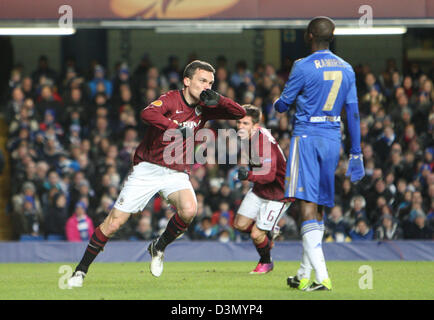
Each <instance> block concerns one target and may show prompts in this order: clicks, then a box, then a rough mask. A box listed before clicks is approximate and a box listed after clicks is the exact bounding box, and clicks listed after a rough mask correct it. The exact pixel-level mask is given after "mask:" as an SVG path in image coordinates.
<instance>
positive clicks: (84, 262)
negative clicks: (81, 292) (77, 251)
mask: <svg viewBox="0 0 434 320" xmlns="http://www.w3.org/2000/svg"><path fill="white" fill-rule="evenodd" d="M130 215H131V214H130V213H126V212H123V211H120V210H118V209H116V208H113V209H112V210H111V211H110V214H109V215H108V216H107V217H106V219H105V220H104V221H103V223H101V224H100V225H99V226H98V227H97V228H96V229H95V231H94V233H93V234H92V236H91V238H90V240H89V244H88V245H87V248H86V251H85V252H84V255H83V257H82V259H81V260H80V262H79V264H78V265H77V267H76V268H75V272H74V274H73V275H72V277H71V278H70V279H69V280H68V285H69V286H70V287H81V286H82V285H83V279H84V277H85V275H86V274H87V271H88V269H89V266H90V264H91V263H92V262H93V261H94V260H95V258H96V257H97V255H98V254H99V253H100V252H101V251H103V250H104V246H105V245H106V243H107V241H108V240H109V238H110V237H111V236H113V235H114V234H115V233H116V231H117V230H119V228H120V227H121V226H122V225H123V224H124V223H125V222H126V221H127V220H128V219H129V217H130Z"/></svg>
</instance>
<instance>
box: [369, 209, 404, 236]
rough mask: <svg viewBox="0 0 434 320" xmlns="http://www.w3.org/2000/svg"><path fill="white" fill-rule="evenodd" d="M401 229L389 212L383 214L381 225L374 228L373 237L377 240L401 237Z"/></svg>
mask: <svg viewBox="0 0 434 320" xmlns="http://www.w3.org/2000/svg"><path fill="white" fill-rule="evenodd" d="M402 237H403V231H402V229H401V228H400V227H399V225H398V222H396V221H394V220H393V217H392V216H391V215H390V214H385V215H383V217H382V219H381V225H380V226H379V227H377V229H376V230H375V239H377V240H398V239H402Z"/></svg>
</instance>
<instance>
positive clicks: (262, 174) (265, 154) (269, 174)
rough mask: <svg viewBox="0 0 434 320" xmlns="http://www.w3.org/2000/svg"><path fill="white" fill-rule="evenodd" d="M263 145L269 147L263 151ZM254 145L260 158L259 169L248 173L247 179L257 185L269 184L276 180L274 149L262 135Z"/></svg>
mask: <svg viewBox="0 0 434 320" xmlns="http://www.w3.org/2000/svg"><path fill="white" fill-rule="evenodd" d="M265 143H267V144H269V145H268V146H266V147H265V149H264V146H265ZM255 145H256V149H257V152H258V153H257V154H258V155H259V158H260V167H255V168H253V169H252V170H251V171H249V175H248V176H247V179H248V180H249V181H251V182H254V183H259V184H267V183H271V182H273V181H274V180H275V179H276V172H277V156H276V153H275V149H274V148H273V146H272V142H271V141H269V140H268V139H267V138H264V136H263V134H261V135H260V136H259V139H258V141H257V143H255Z"/></svg>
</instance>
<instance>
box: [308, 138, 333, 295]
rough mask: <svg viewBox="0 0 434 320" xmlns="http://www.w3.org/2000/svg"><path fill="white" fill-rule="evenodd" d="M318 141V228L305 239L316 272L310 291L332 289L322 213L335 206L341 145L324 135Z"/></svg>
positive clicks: (316, 215)
mask: <svg viewBox="0 0 434 320" xmlns="http://www.w3.org/2000/svg"><path fill="white" fill-rule="evenodd" d="M316 143H317V145H318V148H317V158H318V164H319V168H320V170H319V184H318V185H319V192H318V201H316V202H317V203H318V204H319V205H317V206H316V210H315V222H316V225H317V230H313V231H309V230H308V231H307V233H306V239H303V241H306V243H307V246H308V249H309V251H308V255H309V260H310V262H311V264H312V266H313V267H314V269H315V274H316V279H315V282H314V283H312V285H311V286H310V287H309V288H308V289H307V290H308V291H313V290H331V289H332V285H331V281H330V278H329V275H328V271H327V267H326V263H325V259H324V253H323V250H322V238H323V236H324V223H323V220H322V213H323V206H324V205H325V206H328V207H330V208H331V207H333V206H334V191H335V190H334V181H335V174H334V173H335V170H336V167H337V165H338V161H339V151H340V147H341V144H340V141H337V140H336V141H334V140H329V139H326V138H323V137H318V138H317V139H316ZM320 146H321V147H320ZM308 242H309V243H308Z"/></svg>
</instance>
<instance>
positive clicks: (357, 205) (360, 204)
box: [344, 195, 368, 226]
mask: <svg viewBox="0 0 434 320" xmlns="http://www.w3.org/2000/svg"><path fill="white" fill-rule="evenodd" d="M365 207H366V200H365V198H364V197H363V196H362V195H355V196H354V197H352V198H351V201H350V210H348V211H346V212H345V215H344V219H345V221H346V222H347V223H348V224H349V225H350V226H352V225H354V224H355V222H356V221H357V220H359V219H367V218H368V217H367V215H366V210H365Z"/></svg>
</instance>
